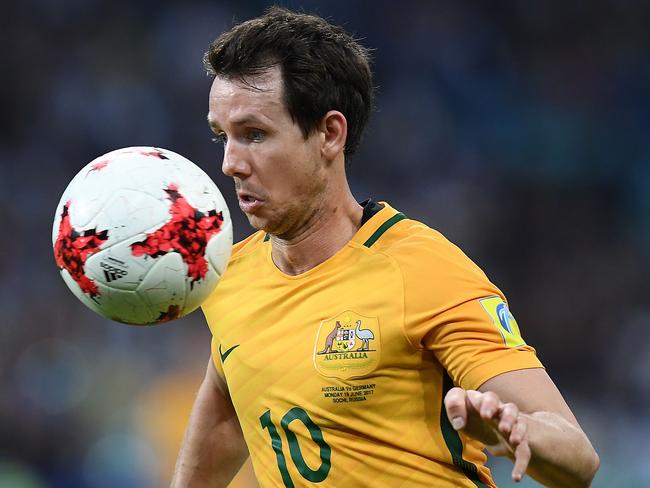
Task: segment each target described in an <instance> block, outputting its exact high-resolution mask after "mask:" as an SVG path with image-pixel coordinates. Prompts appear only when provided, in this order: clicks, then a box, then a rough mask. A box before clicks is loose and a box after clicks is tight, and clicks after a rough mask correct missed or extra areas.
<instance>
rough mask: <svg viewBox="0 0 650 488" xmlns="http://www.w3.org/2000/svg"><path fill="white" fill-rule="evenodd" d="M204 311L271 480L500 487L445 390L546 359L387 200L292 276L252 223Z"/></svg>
mask: <svg viewBox="0 0 650 488" xmlns="http://www.w3.org/2000/svg"><path fill="white" fill-rule="evenodd" d="M203 310H204V313H205V316H206V318H207V321H208V325H209V327H210V330H211V332H212V337H213V338H212V355H213V360H214V364H215V367H216V369H217V371H218V373H219V374H220V375H221V376H222V377H223V378H224V380H225V383H226V384H227V386H228V390H229V393H230V396H231V399H232V402H233V405H234V407H235V410H236V412H237V416H238V418H239V421H240V423H241V426H242V431H243V433H244V437H245V439H246V443H247V444H248V448H249V451H250V455H251V459H252V462H253V467H254V470H255V474H256V477H257V478H258V481H259V483H260V486H262V487H283V486H284V487H297V486H316V485H317V486H322V487H336V488H341V487H346V488H347V487H368V486H372V487H391V488H392V487H399V486H404V487H425V486H426V487H431V486H435V487H459V486H468V487H475V486H492V487H493V486H495V485H494V482H493V481H492V478H491V475H490V471H489V469H488V468H487V467H485V465H484V463H485V460H486V456H485V454H484V452H483V449H484V446H483V445H482V444H480V443H479V442H477V441H475V440H472V439H469V438H467V437H466V436H464V434H463V433H458V432H456V431H455V430H454V429H453V428H452V427H451V424H450V422H449V420H448V418H447V415H446V413H445V410H444V405H443V398H444V396H445V394H446V392H447V391H448V390H449V389H450V388H452V387H453V386H454V385H459V386H461V387H463V388H466V389H476V388H478V387H479V386H480V385H481V384H483V383H484V382H485V381H486V380H488V379H490V378H492V377H494V376H496V375H498V374H501V373H504V372H507V371H513V370H517V369H525V368H537V367H541V364H540V362H539V360H538V359H537V357H536V355H535V351H534V349H533V348H531V347H530V346H528V345H526V344H525V342H524V341H523V339H522V338H521V334H520V332H519V328H518V325H517V323H516V321H515V319H514V317H513V316H512V314H511V313H510V311H509V310H508V306H507V304H506V301H505V298H504V296H503V295H502V293H501V292H500V291H499V289H498V288H497V287H496V286H495V285H493V284H492V283H491V282H490V281H489V280H488V278H487V277H486V276H485V274H484V273H483V272H482V271H481V270H480V269H479V268H478V266H476V265H475V264H474V263H473V262H472V261H471V260H470V259H469V258H468V257H467V256H465V255H464V254H463V253H462V251H461V250H460V249H458V248H457V247H456V246H454V245H453V244H451V243H450V242H449V241H448V240H447V239H445V238H444V237H443V236H442V235H441V234H440V233H438V232H437V231H435V230H433V229H431V228H429V227H427V226H426V225H424V224H422V223H420V222H417V221H414V220H410V219H407V218H405V217H404V215H402V214H401V213H399V212H397V211H396V210H395V209H393V208H391V207H390V206H389V205H388V204H386V203H383V208H382V209H381V210H380V211H379V212H377V213H376V214H375V215H374V216H372V217H371V218H370V219H369V220H368V221H367V222H366V223H365V224H363V225H362V226H361V228H360V229H359V231H358V232H357V233H356V234H355V236H354V237H353V238H352V240H350V242H348V243H347V244H346V245H345V247H343V248H342V249H340V250H339V251H338V252H337V253H336V254H335V255H334V256H332V257H331V258H329V259H328V260H326V261H325V262H323V263H321V264H319V265H318V266H316V267H314V268H313V269H310V270H309V271H307V272H305V273H303V274H300V275H297V276H289V275H286V274H284V273H282V272H281V271H280V270H279V269H278V268H277V267H276V266H275V264H274V263H273V261H272V258H271V242H270V241H269V240H268V237H267V236H266V235H265V234H264V233H263V232H257V233H255V234H253V235H252V236H251V237H249V238H248V239H246V240H244V241H242V242H240V243H238V244H237V245H236V246H235V247H234V249H233V255H232V258H231V260H230V263H229V265H228V268H227V270H226V272H225V273H224V275H223V278H222V280H221V282H220V283H219V286H218V287H217V290H216V291H215V292H214V293H213V294H212V295H211V296H210V298H209V299H208V300H207V302H206V303H205V304H204V305H203Z"/></svg>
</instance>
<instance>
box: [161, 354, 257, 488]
mask: <svg viewBox="0 0 650 488" xmlns="http://www.w3.org/2000/svg"><path fill="white" fill-rule="evenodd" d="M247 457H248V449H247V447H246V443H245V441H244V436H243V434H242V431H241V426H240V425H239V420H238V419H237V415H236V414H235V409H234V407H233V405H232V401H231V400H230V395H229V393H228V389H227V387H226V385H225V384H224V382H223V380H222V379H221V378H220V377H219V375H218V374H217V371H216V369H215V367H214V364H212V358H210V360H209V361H208V367H207V370H206V373H205V378H204V379H203V383H202V384H201V387H200V388H199V392H198V393H197V396H196V400H195V402H194V407H193V408H192V414H191V415H190V420H189V424H188V427H187V430H186V432H185V438H184V439H183V445H182V446H181V450H180V454H179V455H178V460H177V462H176V469H175V470H174V478H173V479H172V483H171V487H172V488H200V487H208V486H209V487H211V488H213V487H225V486H227V485H228V483H230V481H231V480H232V478H233V477H234V476H235V474H237V471H238V470H239V469H240V468H241V466H242V464H243V463H244V461H245V460H246V458H247Z"/></svg>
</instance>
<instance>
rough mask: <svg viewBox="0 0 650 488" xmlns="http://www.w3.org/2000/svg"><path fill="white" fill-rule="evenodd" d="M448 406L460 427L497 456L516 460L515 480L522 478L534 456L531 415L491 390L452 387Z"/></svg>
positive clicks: (448, 396)
mask: <svg viewBox="0 0 650 488" xmlns="http://www.w3.org/2000/svg"><path fill="white" fill-rule="evenodd" d="M445 409H446V410H447V416H448V417H449V420H450V421H451V425H452V426H453V428H454V429H456V430H462V431H463V432H464V433H465V434H467V435H468V436H470V437H473V438H474V439H477V440H479V441H481V442H482V443H483V444H485V445H486V447H487V448H488V450H489V451H490V452H491V453H492V454H494V455H495V456H507V457H509V458H510V459H512V460H513V461H514V468H513V470H512V479H513V481H521V479H522V478H523V476H524V473H525V472H526V469H527V468H528V463H529V462H530V458H531V451H530V446H529V445H528V436H527V429H528V424H527V420H528V419H527V415H526V414H523V413H521V412H520V411H519V407H517V405H515V404H514V403H504V402H502V401H501V400H500V399H499V397H498V395H497V394H496V393H494V392H491V391H488V392H485V393H481V392H480V391H476V390H463V389H462V388H452V389H451V390H450V391H449V392H448V393H447V395H446V396H445Z"/></svg>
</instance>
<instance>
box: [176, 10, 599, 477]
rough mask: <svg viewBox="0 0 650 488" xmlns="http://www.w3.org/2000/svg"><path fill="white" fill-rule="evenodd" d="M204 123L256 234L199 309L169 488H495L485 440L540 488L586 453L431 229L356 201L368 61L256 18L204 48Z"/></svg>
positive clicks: (322, 29) (510, 332) (562, 407)
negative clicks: (185, 413) (188, 406)
mask: <svg viewBox="0 0 650 488" xmlns="http://www.w3.org/2000/svg"><path fill="white" fill-rule="evenodd" d="M205 59H206V66H207V68H208V70H209V72H210V73H211V74H212V75H213V76H214V81H213V84H212V87H211V90H210V95H209V113H208V122H209V124H210V127H211V128H212V130H213V131H214V133H215V135H216V137H217V139H218V140H220V141H222V142H223V144H224V156H223V163H222V170H223V172H224V173H225V174H226V175H228V176H231V177H232V178H233V180H234V182H235V187H236V191H237V196H238V198H239V206H240V207H241V210H242V211H243V212H244V213H245V214H246V216H247V218H248V220H249V222H250V223H251V225H252V226H253V227H254V228H256V229H258V232H256V233H255V234H253V235H252V236H250V237H249V238H247V239H246V240H244V241H242V242H240V243H238V244H237V245H235V247H234V249H233V255H232V258H231V260H230V263H229V265H228V269H227V271H226V272H225V274H224V276H223V278H222V281H221V282H220V284H219V286H218V288H217V290H216V291H215V292H214V294H213V295H212V296H211V297H210V299H209V300H208V301H207V302H206V303H205V304H204V307H203V310H204V313H205V315H206V317H207V321H208V324H209V327H210V330H211V332H212V337H213V338H212V354H211V358H210V360H209V362H208V366H207V371H206V375H205V379H204V381H203V383H202V385H201V387H200V389H199V392H198V394H197V398H196V402H195V406H194V409H193V412H192V415H191V418H190V422H189V426H188V428H187V432H186V435H185V439H184V441H183V446H182V448H181V452H180V454H179V458H178V461H177V466H176V471H175V475H174V479H173V481H172V485H173V486H174V487H202V486H206V487H207V486H210V487H215V486H225V485H227V484H228V482H229V481H230V480H231V479H232V477H233V476H234V474H235V473H236V472H237V470H238V469H239V468H240V466H241V465H242V463H243V462H244V461H245V460H246V459H247V457H248V456H249V454H250V457H251V459H252V463H253V467H254V470H255V474H256V477H257V479H258V481H259V483H260V485H261V486H263V487H271V486H285V487H293V486H313V485H318V486H323V487H337V488H342V487H368V486H372V487H397V486H405V487H424V486H427V487H430V486H435V487H459V486H468V487H471V486H495V485H494V482H493V480H492V478H491V475H490V472H489V470H488V469H487V468H486V467H485V465H484V464H485V460H486V456H485V454H484V450H485V448H486V447H487V448H488V449H489V450H490V451H491V452H493V453H494V454H495V455H498V456H507V457H509V458H510V459H512V460H513V463H514V467H513V471H512V478H513V479H514V480H515V481H518V480H520V479H521V478H522V476H523V475H524V473H527V474H529V475H530V476H532V477H533V478H535V479H537V480H538V481H540V482H541V483H544V484H547V485H551V486H572V487H573V486H588V485H589V483H590V482H591V480H592V478H593V476H594V474H595V472H596V470H597V468H598V464H599V460H598V456H597V454H596V452H595V451H594V449H593V447H592V446H591V444H590V442H589V440H588V438H587V436H586V435H585V434H584V432H583V431H582V430H581V428H580V426H579V425H578V422H577V421H576V419H575V417H574V415H573V414H572V413H571V410H570V409H569V407H568V406H567V404H566V403H565V401H564V399H563V398H562V395H561V394H560V392H559V391H558V390H557V388H556V387H555V385H554V384H553V382H552V380H551V379H550V378H549V376H548V375H547V374H546V372H545V370H544V369H543V367H542V365H541V364H540V362H539V360H538V359H537V357H536V355H535V351H534V349H533V348H531V347H530V346H528V345H526V343H525V342H524V340H523V339H522V336H521V334H520V331H519V327H518V325H517V322H516V321H515V319H514V317H513V316H512V314H511V313H510V311H509V309H508V305H507V303H506V300H505V297H504V296H503V294H502V293H501V291H500V290H499V289H498V288H497V287H496V286H495V285H494V284H492V283H491V282H490V281H489V280H488V278H487V277H486V276H485V274H484V273H483V272H482V271H481V270H480V269H479V268H478V267H477V266H476V265H475V264H474V263H473V262H472V261H470V259H469V258H467V257H466V256H465V255H464V254H463V253H462V252H461V251H460V250H459V249H458V248H457V247H456V246H454V245H453V244H451V243H450V242H449V241H447V240H446V239H445V238H444V237H443V236H442V235H441V234H440V233H438V232H436V231H435V230H432V229H431V228H429V227H427V226H426V225H424V224H422V223H420V222H417V221H414V220H411V219H409V218H407V217H406V216H404V215H403V214H401V213H400V212H399V211H397V210H395V209H394V208H392V207H391V206H390V205H389V204H388V203H385V202H376V201H372V200H368V201H365V202H363V203H361V204H359V203H357V201H356V200H355V199H354V197H353V196H352V193H351V192H350V189H349V186H348V182H347V179H346V174H345V160H346V157H348V156H349V155H351V154H352V153H353V152H354V150H355V149H356V148H357V145H358V144H359V140H360V137H361V133H362V130H363V128H364V126H365V124H366V121H367V119H368V116H369V113H370V110H371V106H372V101H373V86H372V78H371V72H370V69H369V65H368V55H367V51H366V49H364V48H363V47H362V46H360V45H359V44H358V43H357V42H356V41H355V40H354V39H353V38H352V37H350V36H349V35H348V34H347V33H346V32H345V31H344V30H343V29H342V28H340V27H337V26H333V25H331V24H329V23H328V22H326V21H325V20H323V19H322V18H319V17H316V16H309V15H304V14H298V13H294V12H291V11H288V10H284V9H280V8H276V7H274V8H271V9H270V10H269V11H267V13H266V14H265V15H263V16H261V17H259V18H256V19H253V20H250V21H247V22H243V23H241V24H239V25H236V26H234V27H233V28H232V29H231V30H230V31H228V32H226V33H224V34H222V35H221V36H220V37H219V38H218V39H216V40H215V41H214V42H213V43H212V45H211V46H210V48H209V51H208V52H207V53H206V58H205Z"/></svg>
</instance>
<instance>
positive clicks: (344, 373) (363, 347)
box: [314, 310, 381, 379]
mask: <svg viewBox="0 0 650 488" xmlns="http://www.w3.org/2000/svg"><path fill="white" fill-rule="evenodd" d="M380 344H381V341H380V337H379V320H378V319H377V317H364V316H363V315H359V314H358V313H355V312H352V311H350V310H347V311H345V312H342V313H340V314H338V315H336V316H335V317H332V318H331V319H328V320H324V321H323V322H321V325H320V328H319V329H318V333H317V334H316V341H315V344H314V366H315V367H316V370H317V371H318V372H319V373H320V374H322V375H323V376H326V377H328V378H340V379H349V378H355V377H359V376H364V375H367V374H368V373H370V372H372V371H373V370H374V369H375V368H376V367H377V365H378V364H379V353H380Z"/></svg>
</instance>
